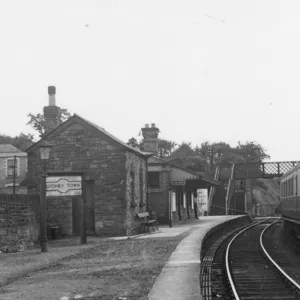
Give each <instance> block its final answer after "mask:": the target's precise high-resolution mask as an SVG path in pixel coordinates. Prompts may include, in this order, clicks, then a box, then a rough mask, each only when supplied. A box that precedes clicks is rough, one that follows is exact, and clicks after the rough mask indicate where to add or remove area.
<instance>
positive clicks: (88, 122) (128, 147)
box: [26, 114, 148, 156]
mask: <svg viewBox="0 0 300 300" xmlns="http://www.w3.org/2000/svg"><path fill="white" fill-rule="evenodd" d="M76 119H77V120H81V121H83V122H85V123H86V124H88V125H90V126H92V127H94V128H95V129H97V130H98V131H99V132H101V133H102V134H104V135H106V136H107V137H109V138H110V139H112V140H113V141H115V142H117V143H118V144H120V145H122V146H123V147H125V148H126V149H127V150H129V151H131V152H134V153H136V154H138V155H142V156H147V154H148V153H147V152H142V151H141V150H140V149H138V148H133V147H131V146H129V145H127V144H126V143H124V142H122V141H121V140H120V139H118V138H116V137H115V136H114V135H112V134H111V133H109V132H107V131H106V130H105V129H104V128H102V127H100V126H98V125H96V124H95V123H93V122H91V121H88V120H86V119H85V118H83V117H81V116H79V115H77V114H74V115H73V116H72V117H70V118H69V119H68V120H66V121H65V122H63V123H62V124H60V125H59V126H57V127H56V128H54V129H53V130H52V131H51V132H49V133H48V134H47V135H46V136H45V137H44V138H42V139H40V140H39V141H38V142H37V143H35V144H33V145H31V146H30V147H29V148H27V149H26V151H27V152H28V151H30V150H32V149H34V148H35V147H36V146H38V145H39V144H40V143H41V142H42V141H44V140H47V139H48V137H49V136H55V133H56V132H60V129H61V127H62V126H66V125H68V124H69V123H73V122H74V121H76ZM51 138H52V137H51ZM51 138H50V140H51Z"/></svg>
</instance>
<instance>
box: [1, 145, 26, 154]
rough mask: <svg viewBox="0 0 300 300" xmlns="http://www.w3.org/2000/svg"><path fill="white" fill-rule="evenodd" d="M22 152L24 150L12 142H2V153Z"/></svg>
mask: <svg viewBox="0 0 300 300" xmlns="http://www.w3.org/2000/svg"><path fill="white" fill-rule="evenodd" d="M20 152H23V151H21V150H20V149H18V148H16V147H14V146H13V145H11V144H0V153H20Z"/></svg>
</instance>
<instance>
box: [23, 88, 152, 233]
mask: <svg viewBox="0 0 300 300" xmlns="http://www.w3.org/2000/svg"><path fill="white" fill-rule="evenodd" d="M48 92H49V107H50V108H49V107H48V108H47V107H45V108H44V114H45V117H46V120H47V124H46V125H47V126H49V128H47V130H46V135H45V136H44V137H43V138H42V139H41V140H40V141H38V142H37V143H35V144H34V145H32V146H31V147H29V148H28V149H27V150H26V151H27V153H28V175H27V178H26V180H25V181H24V184H26V185H27V186H28V187H30V191H31V192H37V191H38V189H39V175H40V174H41V171H42V167H43V166H42V162H41V160H40V158H39V146H40V145H43V144H44V143H45V141H48V142H50V143H51V144H52V145H53V147H52V149H51V152H50V159H49V161H48V162H47V171H48V175H55V176H57V177H64V176H70V175H77V174H80V175H81V176H82V178H83V186H84V194H83V197H85V199H86V202H87V232H88V234H91V235H92V234H96V235H102V236H105V235H106V236H117V235H127V234H135V233H138V232H139V231H140V228H141V224H140V221H139V220H138V218H137V216H136V214H137V213H140V212H143V211H145V210H146V204H147V199H146V161H147V156H146V155H145V154H144V153H143V152H141V151H140V150H139V149H135V148H132V147H130V146H128V145H127V144H125V143H123V142H122V141H120V140H119V139H117V138H116V137H114V136H113V135H111V134H110V133H108V132H107V131H106V130H105V129H103V128H101V127H99V126H97V125H95V124H94V123H92V122H90V121H88V120H86V119H84V118H82V117H80V116H78V115H74V116H72V117H71V118H69V119H68V120H67V121H65V122H64V123H62V124H59V122H58V113H59V108H57V107H56V103H55V95H53V93H54V92H55V89H53V88H49V89H48ZM47 209H48V222H49V223H50V224H55V225H58V226H59V227H60V228H61V229H62V233H63V234H64V235H72V234H79V232H80V224H81V213H82V197H81V196H63V197H61V196H51V197H47Z"/></svg>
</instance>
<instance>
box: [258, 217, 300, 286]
mask: <svg viewBox="0 0 300 300" xmlns="http://www.w3.org/2000/svg"><path fill="white" fill-rule="evenodd" d="M278 221H279V220H276V221H275V222H273V223H271V224H270V225H268V226H267V227H266V228H265V229H264V230H263V231H262V233H261V235H260V246H261V248H262V250H263V251H264V253H265V255H266V256H267V257H268V259H269V260H270V262H271V263H272V264H273V265H274V266H275V267H276V268H277V270H278V271H279V272H280V273H281V274H282V275H283V276H284V277H285V278H287V279H288V280H289V281H290V282H291V283H292V284H293V285H294V286H295V287H296V288H297V289H299V290H300V285H299V284H298V283H297V282H296V281H295V280H294V279H293V278H291V277H290V276H289V275H288V274H287V273H285V272H284V271H283V270H282V269H281V268H280V267H279V265H278V264H277V263H276V262H275V261H274V260H273V259H272V257H271V256H270V255H269V253H268V251H267V250H266V249H265V247H264V245H263V242H262V238H263V235H264V232H265V231H266V230H267V229H268V228H269V227H271V226H272V225H274V224H275V223H276V222H278Z"/></svg>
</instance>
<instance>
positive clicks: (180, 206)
mask: <svg viewBox="0 0 300 300" xmlns="http://www.w3.org/2000/svg"><path fill="white" fill-rule="evenodd" d="M158 133H159V129H158V128H157V127H156V126H155V124H151V127H150V125H149V124H146V125H145V127H144V128H142V134H143V138H144V139H143V149H144V150H145V151H147V152H150V153H152V154H153V155H152V156H151V157H150V158H149V160H148V187H149V203H150V205H151V210H153V211H154V212H155V213H156V216H157V219H158V221H159V223H162V224H168V223H169V224H170V223H180V222H182V221H184V220H188V219H194V218H195V213H194V209H195V207H194V197H197V190H198V189H207V191H208V194H209V192H210V190H211V187H212V186H217V185H219V182H217V181H215V180H211V179H208V178H206V177H205V176H204V175H200V174H198V173H195V172H193V171H190V170H187V169H185V168H182V167H181V166H179V165H175V164H173V163H171V162H168V161H167V160H165V159H162V158H159V157H158Z"/></svg>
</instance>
